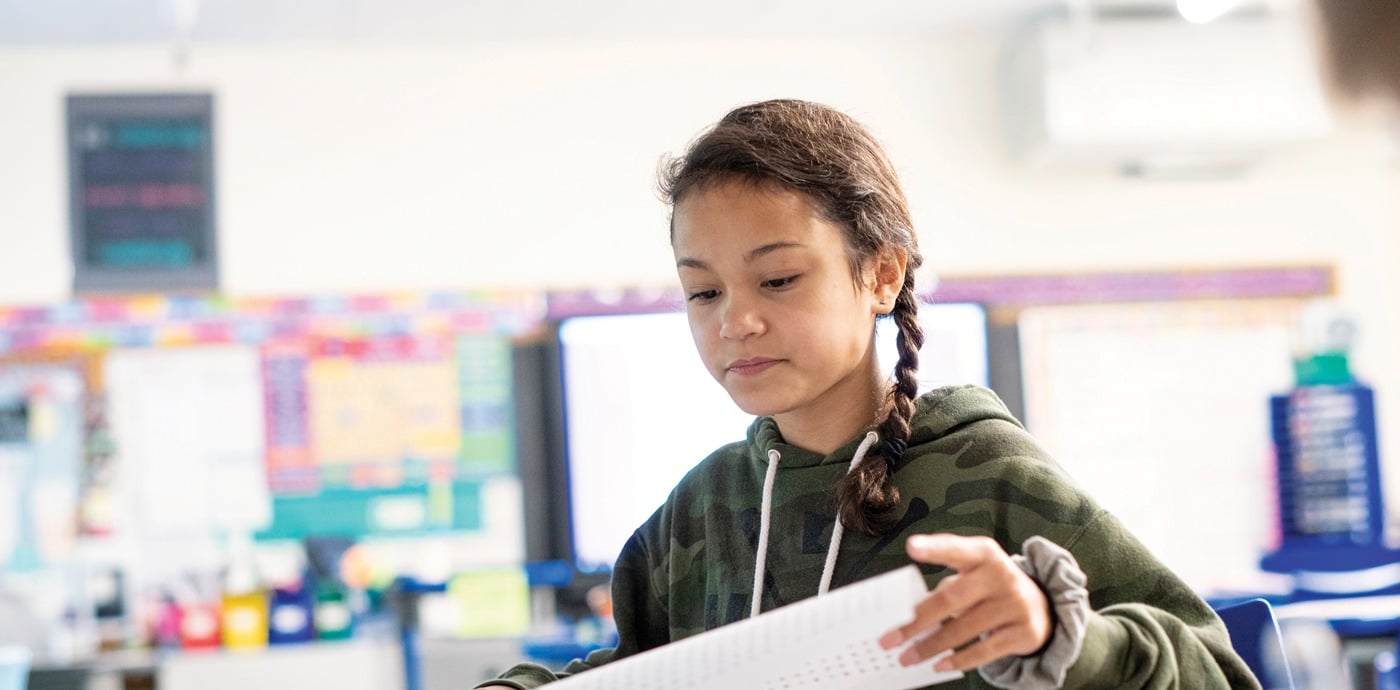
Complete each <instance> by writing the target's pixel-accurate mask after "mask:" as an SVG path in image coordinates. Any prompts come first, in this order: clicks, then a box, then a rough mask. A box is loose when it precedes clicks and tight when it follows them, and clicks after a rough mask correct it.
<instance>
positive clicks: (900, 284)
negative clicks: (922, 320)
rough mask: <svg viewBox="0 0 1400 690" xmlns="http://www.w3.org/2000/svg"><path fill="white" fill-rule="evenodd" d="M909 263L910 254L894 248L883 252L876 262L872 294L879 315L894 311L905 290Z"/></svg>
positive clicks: (876, 258)
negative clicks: (902, 291) (906, 271)
mask: <svg viewBox="0 0 1400 690" xmlns="http://www.w3.org/2000/svg"><path fill="white" fill-rule="evenodd" d="M908 263H909V252H906V251H904V250H903V249H899V248H894V249H889V250H886V251H883V252H880V254H879V255H877V256H876V257H875V260H874V266H873V268H874V269H875V270H874V275H873V276H872V277H873V278H874V279H875V282H874V285H872V286H871V292H872V293H874V296H875V305H876V309H875V311H876V313H877V314H888V313H890V312H892V311H894V301H895V300H896V299H898V298H899V291H900V290H903V289H904V270H905V268H906V267H907V266H908Z"/></svg>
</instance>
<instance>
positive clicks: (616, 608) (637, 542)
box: [476, 520, 670, 690]
mask: <svg viewBox="0 0 1400 690" xmlns="http://www.w3.org/2000/svg"><path fill="white" fill-rule="evenodd" d="M655 522H656V521H655V520H651V521H648V522H647V525H644V526H643V528H642V529H639V530H637V532H635V533H633V535H632V537H631V538H630V539H628V540H627V544H626V545H625V546H623V547H622V553H621V555H619V556H618V559H617V564H616V565H615V566H614V568H613V575H612V597H613V619H614V620H615V621H617V634H618V646H617V647H614V648H610V649H600V650H597V651H595V652H592V653H591V654H589V655H588V657H587V658H584V659H574V660H573V661H570V662H569V664H568V665H567V666H565V667H564V669H563V670H562V671H558V672H555V671H551V670H550V669H548V668H546V667H544V666H541V665H539V664H532V663H522V664H517V665H515V666H512V667H511V668H509V669H507V670H506V671H505V673H502V674H501V675H500V677H499V678H497V679H495V680H489V681H486V682H484V683H481V684H479V685H477V686H476V687H484V686H490V685H505V686H507V687H514V688H517V689H518V690H529V689H530V688H537V687H539V686H541V685H544V684H545V683H549V682H551V681H555V680H559V679H561V678H567V677H568V676H571V675H573V674H575V673H582V672H584V671H587V670H588V669H590V668H594V667H597V666H602V665H603V664H606V663H608V662H610V661H613V660H614V659H620V658H622V657H624V656H628V655H631V654H636V653H638V652H641V651H644V650H647V649H651V648H652V647H659V646H661V645H663V644H666V643H667V642H669V641H670V632H669V630H670V628H669V625H668V623H667V614H666V607H665V606H664V605H663V603H662V601H661V598H660V596H658V593H657V592H658V590H656V589H655V588H653V586H652V577H651V574H652V573H653V572H656V570H655V569H654V567H653V566H652V565H651V562H650V557H649V551H650V550H649V549H648V547H647V541H646V539H645V538H644V537H643V530H645V529H646V527H647V526H651V525H653V524H654V523H655Z"/></svg>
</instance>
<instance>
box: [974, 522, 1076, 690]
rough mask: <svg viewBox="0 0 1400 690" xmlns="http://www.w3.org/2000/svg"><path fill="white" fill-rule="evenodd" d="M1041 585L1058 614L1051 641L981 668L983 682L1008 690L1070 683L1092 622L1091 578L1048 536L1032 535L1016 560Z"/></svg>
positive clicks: (1036, 689)
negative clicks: (1072, 668) (1026, 653)
mask: <svg viewBox="0 0 1400 690" xmlns="http://www.w3.org/2000/svg"><path fill="white" fill-rule="evenodd" d="M1011 560H1013V561H1015V562H1016V565H1018V566H1020V567H1021V569H1022V570H1024V571H1026V574H1027V575H1030V576H1031V579H1033V580H1035V581H1036V582H1037V583H1039V584H1040V588H1041V589H1042V590H1044V591H1045V596H1046V597H1048V598H1049V599H1050V606H1051V608H1053V609H1054V613H1055V629H1054V630H1052V631H1050V641H1049V643H1047V644H1046V645H1045V647H1044V648H1042V649H1041V650H1040V653H1038V654H1036V655H1034V656H1006V657H1002V658H1000V659H997V660H996V661H993V662H991V663H988V664H985V665H983V666H982V667H981V668H979V669H977V673H978V674H980V675H981V676H982V679H983V680H985V681H987V682H988V683H991V684H992V685H995V686H996V687H999V688H1007V689H1008V690H1048V689H1049V688H1058V687H1060V686H1061V685H1062V684H1063V683H1064V682H1065V673H1066V672H1068V671H1069V667H1070V666H1073V665H1074V661H1075V659H1078V658H1079V647H1080V646H1081V645H1082V644H1084V629H1085V627H1086V626H1087V625H1088V623H1089V613H1090V608H1089V591H1088V590H1087V589H1085V588H1084V584H1085V582H1086V581H1087V578H1085V577H1084V571H1083V570H1080V568H1079V563H1077V562H1076V561H1075V560H1074V556H1073V555H1072V554H1070V552H1068V551H1066V550H1065V549H1064V548H1063V547H1061V546H1060V545H1059V544H1056V543H1055V542H1052V541H1050V540H1049V539H1045V538H1044V537H1031V538H1030V539H1027V540H1026V543H1024V544H1022V545H1021V554H1020V555H1016V556H1012V557H1011Z"/></svg>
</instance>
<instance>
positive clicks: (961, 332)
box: [559, 304, 988, 570]
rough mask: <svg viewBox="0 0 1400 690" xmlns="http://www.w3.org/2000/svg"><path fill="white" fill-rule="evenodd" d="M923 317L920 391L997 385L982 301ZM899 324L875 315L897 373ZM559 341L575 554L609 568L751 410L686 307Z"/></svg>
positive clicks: (582, 563) (889, 364)
mask: <svg viewBox="0 0 1400 690" xmlns="http://www.w3.org/2000/svg"><path fill="white" fill-rule="evenodd" d="M919 320H920V323H921V324H922V325H923V327H924V334H925V336H926V338H925V343H924V346H923V349H922V350H920V356H919V362H920V366H919V388H920V392H924V391H927V390H929V389H932V388H934V387H937V386H943V385H951V384H962V383H975V384H979V385H984V386H985V385H987V384H988V375H987V327H986V313H985V311H984V310H983V308H982V307H981V305H977V304H924V305H921V307H920V309H919ZM895 332H896V328H895V326H894V324H893V322H891V321H889V320H888V319H882V320H881V321H879V322H878V326H877V328H876V351H877V354H878V356H879V358H880V362H881V363H882V364H883V365H884V366H885V367H886V368H887V369H888V370H890V371H893V368H894V363H895V361H896V359H897V358H898V353H897V350H896V348H895ZM559 349H560V357H561V360H562V361H561V368H562V370H563V389H564V395H563V401H564V417H565V425H566V426H565V428H566V429H567V432H566V436H567V438H566V453H567V462H568V473H569V500H570V510H569V513H570V516H569V518H570V523H571V531H572V539H571V541H572V543H573V550H574V560H575V563H576V564H577V565H578V567H579V568H580V569H581V570H598V569H604V568H610V567H611V566H612V564H613V562H614V561H615V560H616V558H617V555H618V553H619V552H620V551H621V550H622V545H623V544H624V543H625V542H626V541H627V539H628V537H630V536H631V535H632V532H633V531H634V530H635V529H636V528H637V527H638V526H639V525H641V524H642V522H644V521H645V520H646V519H647V518H648V517H650V516H651V514H652V513H653V512H655V510H656V508H657V507H658V506H660V505H661V504H662V503H663V502H664V501H665V500H666V496H667V495H669V494H670V492H671V489H672V488H673V487H675V485H676V483H677V482H678V481H680V479H681V477H683V476H684V475H685V473H686V472H687V471H689V470H690V469H691V468H692V467H694V466H695V465H696V464H697V463H698V462H700V461H701V460H703V459H704V458H705V457H706V456H708V455H709V454H710V453H711V452H713V451H714V450H715V449H716V448H719V447H720V446H722V445H724V444H726V443H730V442H733V441H739V440H742V439H743V438H744V434H745V432H746V431H747V429H748V427H749V424H750V423H751V422H752V421H753V417H751V416H750V415H748V414H745V413H744V412H743V411H742V410H740V409H739V408H738V407H737V406H736V405H735V404H734V402H733V401H732V400H730V398H729V395H728V394H727V393H725V392H724V389H723V388H721V387H720V385H719V384H718V383H717V382H715V380H714V379H713V378H712V377H711V376H710V374H709V372H707V371H706V370H705V367H704V365H703V364H701V362H700V357H699V355H698V354H697V353H696V350H695V343H694V341H693V340H692V339H691V336H690V328H689V326H688V325H687V323H686V316H685V314H684V313H680V312H674V313H663V314H628V315H620V316H618V315H610V316H584V317H574V318H570V319H566V320H564V321H563V322H562V323H561V324H560V326H559Z"/></svg>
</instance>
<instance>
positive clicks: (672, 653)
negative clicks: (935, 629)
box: [550, 565, 962, 690]
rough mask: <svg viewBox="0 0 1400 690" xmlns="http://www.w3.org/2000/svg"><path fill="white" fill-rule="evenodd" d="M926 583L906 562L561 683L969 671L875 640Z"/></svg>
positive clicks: (870, 680) (792, 680)
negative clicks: (909, 658) (939, 665)
mask: <svg viewBox="0 0 1400 690" xmlns="http://www.w3.org/2000/svg"><path fill="white" fill-rule="evenodd" d="M926 593H927V589H926V587H925V585H924V580H923V577H922V576H921V575H920V574H919V571H918V569H917V568H916V567H914V566H912V565H909V566H905V567H903V568H900V569H899V570H894V571H891V572H888V573H885V574H883V575H879V576H876V577H873V578H870V579H868V580H863V581H861V582H858V583H855V584H852V585H848V586H846V587H842V588H840V589H835V590H832V591H831V592H830V593H828V594H826V595H825V596H821V597H815V598H812V599H807V600H805V601H801V602H798V603H796V604H791V605H788V606H784V607H782V608H779V609H775V610H773V611H769V612H767V613H765V614H763V615H760V616H757V617H755V618H749V619H746V620H742V621H739V622H737V623H732V624H730V625H726V626H723V627H720V628H716V629H714V630H711V631H709V632H707V633H703V634H700V635H696V636H694V637H688V638H686V639H683V640H680V641H677V642H673V643H671V644H668V645H666V646H663V647H658V648H656V649H653V650H650V651H647V652H643V653H641V654H638V655H636V656H633V657H628V658H626V659H622V660H620V661H615V662H613V663H610V664H607V665H605V666H601V667H598V668H595V669H592V670H589V671H587V672H585V673H581V674H578V675H576V676H572V677H570V678H567V679H565V680H563V681H560V682H558V683H556V684H554V685H551V686H550V687H552V688H558V690H590V689H593V688H597V689H598V690H602V689H604V688H606V689H607V690H631V689H635V690H643V689H650V688H670V689H672V690H703V689H708V688H717V689H723V690H729V689H730V688H737V687H744V688H762V689H763V690H783V689H785V688H815V689H816V690H858V689H860V688H885V689H887V690H910V689H911V688H922V687H926V686H929V685H936V684H938V683H943V682H947V681H950V680H954V679H957V678H960V677H962V674H961V673H958V672H952V673H940V672H937V671H934V670H933V664H934V662H933V661H928V662H925V663H922V664H916V665H914V666H908V667H905V666H900V665H899V662H898V659H899V654H900V652H901V651H902V650H901V649H893V650H889V651H886V650H883V649H881V648H880V646H879V645H878V644H876V640H877V639H879V637H880V635H882V634H884V633H885V632H887V631H888V630H890V629H892V628H894V627H896V626H898V625H902V624H904V623H907V622H908V621H909V620H910V618H911V616H912V614H913V610H914V604H915V603H916V602H918V601H919V600H920V599H921V598H922V597H923V596H924V595H925V594H926Z"/></svg>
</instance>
